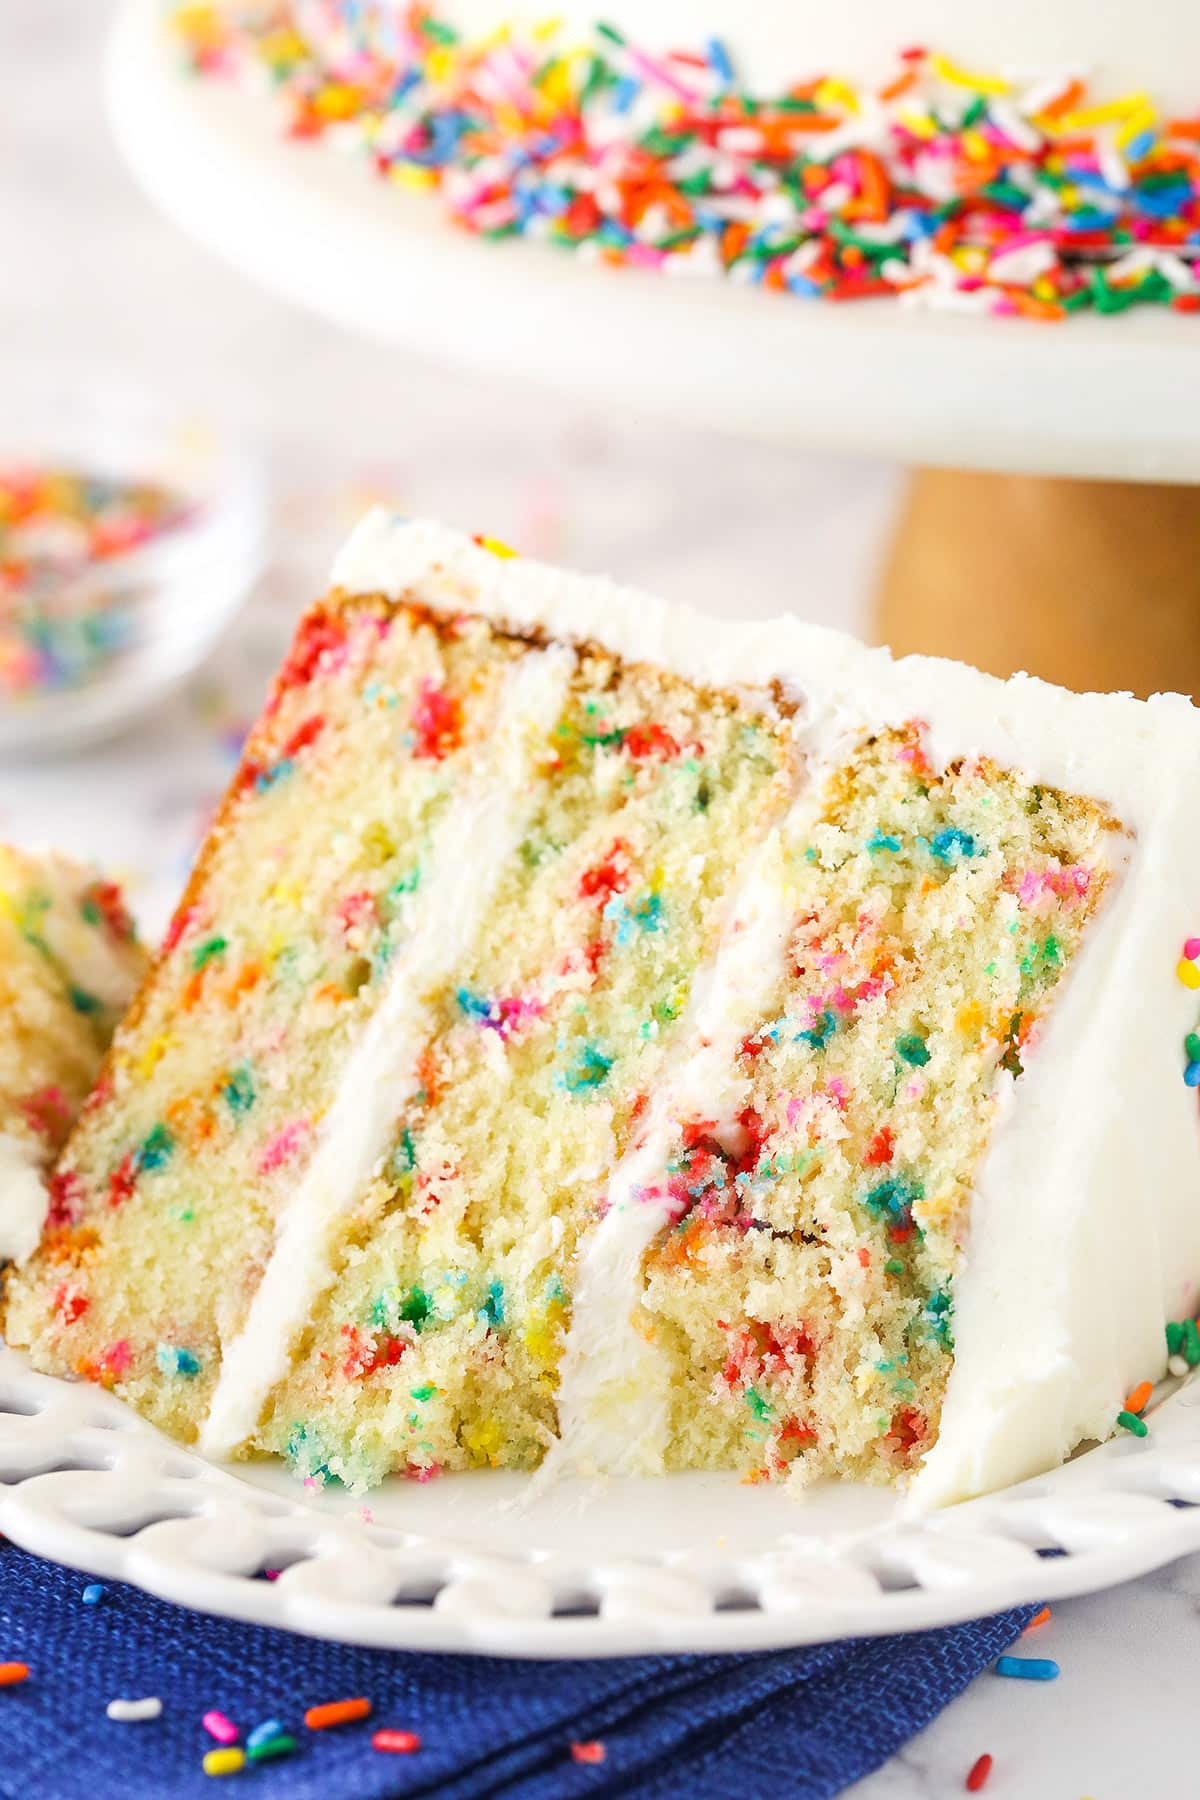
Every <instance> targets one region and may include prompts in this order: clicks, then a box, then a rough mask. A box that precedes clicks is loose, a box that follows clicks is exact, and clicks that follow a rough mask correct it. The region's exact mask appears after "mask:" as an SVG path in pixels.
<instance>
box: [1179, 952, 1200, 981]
mask: <svg viewBox="0 0 1200 1800" xmlns="http://www.w3.org/2000/svg"><path fill="white" fill-rule="evenodd" d="M1175 973H1176V975H1178V977H1179V979H1180V981H1182V983H1183V985H1184V987H1185V988H1200V969H1198V968H1197V967H1196V965H1195V963H1194V962H1189V961H1188V959H1187V957H1186V956H1184V957H1181V958H1180V960H1179V962H1178V963H1176V965H1175Z"/></svg>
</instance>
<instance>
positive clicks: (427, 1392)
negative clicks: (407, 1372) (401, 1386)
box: [408, 1381, 437, 1403]
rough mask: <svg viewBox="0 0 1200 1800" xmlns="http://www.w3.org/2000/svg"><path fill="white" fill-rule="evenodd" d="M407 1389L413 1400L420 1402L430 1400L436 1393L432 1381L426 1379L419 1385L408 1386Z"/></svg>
mask: <svg viewBox="0 0 1200 1800" xmlns="http://www.w3.org/2000/svg"><path fill="white" fill-rule="evenodd" d="M408 1391H409V1395H410V1397H411V1398H412V1399H413V1400H420V1401H421V1402H422V1403H424V1401H426V1400H432V1399H433V1396H434V1395H435V1394H436V1393H437V1389H436V1388H435V1387H434V1385H433V1383H432V1381H426V1382H425V1383H424V1384H423V1385H422V1386H421V1387H416V1388H410V1389H409V1390H408Z"/></svg>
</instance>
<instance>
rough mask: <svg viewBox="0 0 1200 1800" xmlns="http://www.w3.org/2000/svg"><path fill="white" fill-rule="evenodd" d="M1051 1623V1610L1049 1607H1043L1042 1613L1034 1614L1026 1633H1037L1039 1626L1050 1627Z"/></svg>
mask: <svg viewBox="0 0 1200 1800" xmlns="http://www.w3.org/2000/svg"><path fill="white" fill-rule="evenodd" d="M1049 1623H1050V1608H1049V1607H1048V1606H1043V1608H1042V1610H1041V1612H1038V1613H1034V1615H1033V1617H1032V1619H1030V1621H1029V1623H1028V1625H1027V1626H1026V1627H1025V1629H1026V1631H1036V1630H1037V1628H1038V1626H1039V1625H1048V1624H1049Z"/></svg>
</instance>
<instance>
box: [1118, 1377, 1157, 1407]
mask: <svg viewBox="0 0 1200 1800" xmlns="http://www.w3.org/2000/svg"><path fill="white" fill-rule="evenodd" d="M1153 1392H1154V1383H1153V1382H1152V1381H1139V1382H1138V1384H1137V1386H1136V1387H1135V1388H1134V1390H1133V1392H1132V1393H1131V1394H1130V1395H1129V1397H1128V1399H1127V1400H1126V1402H1125V1411H1126V1412H1131V1413H1140V1412H1145V1410H1146V1408H1147V1406H1148V1405H1149V1404H1150V1396H1151V1394H1152V1393H1153Z"/></svg>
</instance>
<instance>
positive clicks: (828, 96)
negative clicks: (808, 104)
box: [813, 75, 858, 113]
mask: <svg viewBox="0 0 1200 1800" xmlns="http://www.w3.org/2000/svg"><path fill="white" fill-rule="evenodd" d="M813 97H814V99H815V100H816V103H817V105H818V106H819V107H820V108H821V110H822V111H824V110H825V109H826V108H827V107H834V106H842V107H844V108H845V109H846V111H847V112H850V113H856V112H857V111H858V95H857V94H856V93H855V91H854V89H853V88H852V87H851V86H850V84H849V82H846V81H842V80H840V79H839V78H838V77H837V76H836V75H827V76H826V78H825V80H824V81H823V82H822V83H821V85H820V87H819V88H818V89H817V91H816V94H815V95H814V96H813Z"/></svg>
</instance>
